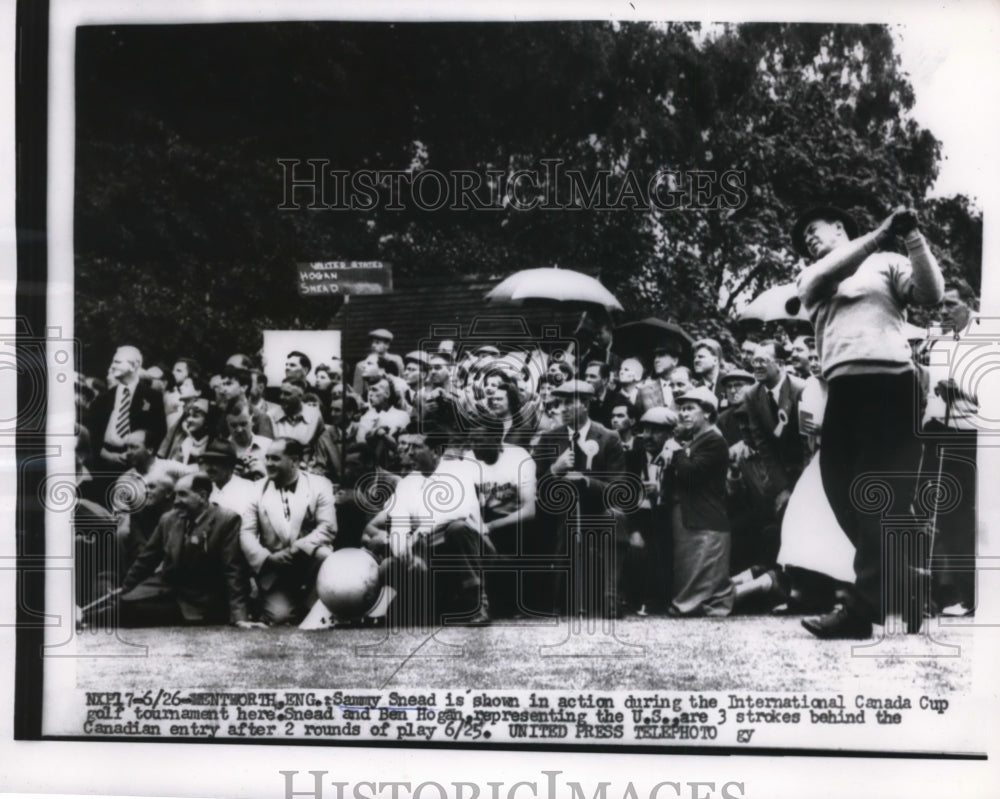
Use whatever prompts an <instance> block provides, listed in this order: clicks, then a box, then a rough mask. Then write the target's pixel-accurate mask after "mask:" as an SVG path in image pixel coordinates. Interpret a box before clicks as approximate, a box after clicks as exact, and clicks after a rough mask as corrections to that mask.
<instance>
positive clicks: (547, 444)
mask: <svg viewBox="0 0 1000 799" xmlns="http://www.w3.org/2000/svg"><path fill="white" fill-rule="evenodd" d="M593 396H594V389H593V387H592V386H591V385H590V384H589V383H586V382H584V381H582V380H569V381H567V382H565V383H563V384H562V385H559V386H556V387H555V388H553V390H552V397H551V402H553V403H555V404H557V405H559V406H560V407H561V408H562V421H563V423H562V424H561V425H560V426H559V427H556V428H555V429H553V430H549V431H547V432H545V433H543V434H542V436H541V437H540V438H539V440H538V444H537V445H536V447H535V452H534V456H535V461H536V464H537V473H538V497H539V517H540V518H541V517H542V516H543V514H544V515H545V516H546V519H545V522H547V523H545V522H543V523H541V524H540V525H539V529H540V530H546V531H549V532H550V534H551V535H552V536H553V538H552V539H551V550H550V551H552V552H553V553H554V554H560V553H567V552H568V551H569V550H568V549H567V546H568V544H569V541H568V538H567V535H568V532H567V530H568V528H567V522H568V519H569V516H570V515H571V514H572V513H576V512H577V511H578V512H579V513H581V514H585V515H588V516H607V517H608V518H609V521H610V522H611V523H612V524H613V526H614V529H615V539H616V545H618V546H619V547H620V546H621V545H622V544H627V531H626V530H625V527H624V525H623V524H622V525H619V524H618V521H619V517H620V514H615V512H614V511H613V509H611V508H609V507H608V505H607V503H606V502H605V501H604V495H605V491H606V489H607V487H608V485H609V484H610V483H611V482H612V481H614V480H616V479H618V476H620V475H622V474H623V473H624V472H625V453H624V450H623V449H622V444H621V440H620V439H619V438H618V435H617V434H616V433H615V432H614V431H612V430H608V429H607V428H606V427H604V425H602V424H600V423H599V422H595V421H592V420H591V419H590V400H591V399H592V398H593ZM560 482H569V483H571V484H572V485H573V486H574V487H575V490H576V494H577V496H578V503H577V506H578V507H577V508H576V509H575V510H572V511H562V512H558V513H557V512H553V511H551V510H543V509H545V508H546V505H547V506H548V507H549V508H551V507H552V505H553V503H552V501H551V499H550V500H549V501H547V498H549V497H552V496H555V494H553V492H556V493H558V492H559V491H560V490H561V489H559V488H557V487H556V485H555V484H557V483H560ZM603 566H604V567H605V571H604V573H603V578H604V579H603V583H604V586H603V589H604V590H603V593H604V597H603V599H604V605H603V607H602V608H600V609H598V610H596V611H595V609H593V608H585V607H584V606H583V605H581V604H580V603H581V602H582V601H583V598H582V597H578V596H573V597H571V598H570V599H571V603H572V604H571V607H572V608H574V609H579V610H588V611H589V612H591V613H595V612H596V613H597V614H600V615H605V616H612V617H614V616H617V615H619V613H620V608H619V604H618V596H617V585H616V583H617V580H616V577H615V574H614V571H615V569H614V568H613V567H614V564H612V563H604V564H603ZM559 593H561V594H562V596H559V595H558V594H559ZM595 594H596V595H594V596H593V597H592V599H599V598H600V597H599V594H600V592H595ZM564 599H565V591H564V587H563V586H562V585H560V586H558V587H557V598H556V602H557V605H562V600H564Z"/></svg>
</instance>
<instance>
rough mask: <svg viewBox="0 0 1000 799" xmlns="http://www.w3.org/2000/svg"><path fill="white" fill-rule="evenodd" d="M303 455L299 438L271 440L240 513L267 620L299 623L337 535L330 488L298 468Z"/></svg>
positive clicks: (243, 537)
mask: <svg viewBox="0 0 1000 799" xmlns="http://www.w3.org/2000/svg"><path fill="white" fill-rule="evenodd" d="M303 455H304V451H303V447H302V444H301V443H299V441H298V440H296V439H294V438H278V439H275V440H274V441H273V442H272V443H271V446H270V448H269V449H268V451H267V456H266V459H265V463H266V468H267V479H266V480H262V481H260V482H259V483H257V484H256V486H257V490H255V492H254V494H255V498H254V500H253V501H252V502H251V503H250V507H249V508H248V509H247V511H246V513H245V514H244V515H243V528H242V530H241V532H240V542H241V544H242V547H243V553H244V555H246V559H247V563H249V565H250V569H251V572H252V573H253V574H254V575H255V577H256V580H257V586H258V589H259V594H258V600H259V602H260V604H261V620H262V621H264V622H266V623H268V624H284V623H298V622H299V621H300V620H301V619H302V617H303V616H304V615H305V612H306V611H307V610H308V609H309V608H311V607H312V606H313V604H314V603H315V602H316V572H317V571H318V570H319V566H320V564H321V563H322V561H323V559H324V558H326V557H327V556H328V555H329V554H330V553H331V552H333V543H334V540H335V538H336V535H337V516H336V510H335V503H334V496H333V487H332V486H331V485H330V481H329V480H327V479H326V478H325V477H321V476H320V475H318V474H309V473H308V472H303V471H300V470H299V463H300V462H301V461H302V458H303Z"/></svg>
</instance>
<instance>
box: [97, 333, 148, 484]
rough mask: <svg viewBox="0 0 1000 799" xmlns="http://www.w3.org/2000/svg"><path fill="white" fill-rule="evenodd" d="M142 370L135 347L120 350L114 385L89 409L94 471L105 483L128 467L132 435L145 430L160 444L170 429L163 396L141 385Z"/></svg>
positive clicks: (114, 366) (113, 363)
mask: <svg viewBox="0 0 1000 799" xmlns="http://www.w3.org/2000/svg"><path fill="white" fill-rule="evenodd" d="M141 369H142V353H141V352H139V350H138V349H136V348H135V347H132V346H124V347H119V348H118V349H117V350H116V351H115V355H114V358H113V359H112V360H111V368H110V370H109V376H110V377H111V379H112V380H114V383H115V384H114V386H112V387H111V388H109V389H108V391H107V392H106V393H104V394H102V395H101V396H99V397H98V398H97V399H95V400H94V401H93V403H91V405H90V410H89V413H90V419H89V422H88V424H87V427H88V428H89V430H90V439H91V441H92V442H94V449H93V451H94V452H95V453H97V456H96V458H95V462H94V464H93V467H94V471H95V472H97V473H98V474H100V477H103V479H104V481H105V482H110V481H112V480H113V479H114V478H115V477H117V475H119V474H121V473H122V472H124V471H125V469H126V468H127V467H128V464H127V463H126V462H125V439H126V436H128V434H129V433H131V432H132V431H134V430H145V431H146V432H147V434H148V435H149V436H150V438H152V439H153V440H157V439H160V438H162V437H163V434H164V433H165V432H166V429H167V422H166V416H165V415H164V412H163V396H162V395H161V394H160V393H158V392H157V391H156V390H155V389H153V388H152V387H151V386H150V385H149V384H148V383H147V382H140V380H139V372H140V370H141ZM97 476H98V475H97V474H95V477H97Z"/></svg>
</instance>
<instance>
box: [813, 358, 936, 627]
mask: <svg viewBox="0 0 1000 799" xmlns="http://www.w3.org/2000/svg"><path fill="white" fill-rule="evenodd" d="M917 392H918V382H917V377H916V373H915V372H906V373H903V374H863V375H845V376H841V377H834V378H833V379H832V380H830V383H829V396H828V399H827V404H826V414H825V415H824V418H823V437H822V443H821V445H820V471H821V473H822V476H823V487H824V489H825V490H826V495H827V498H828V500H829V501H830V506H831V508H832V509H833V512H834V513H835V514H836V517H837V521H838V522H839V523H840V526H841V527H842V528H843V530H844V532H846V533H847V536H848V538H850V539H851V542H852V543H853V544H854V546H855V549H856V552H855V556H854V575H855V582H854V586H853V588H852V589H851V590H849V592H848V596H847V597H846V599H847V605H848V606H849V607H850V609H851V610H853V611H854V612H856V613H858V614H860V615H863V616H866V617H868V618H870V619H871V620H872V621H874V622H876V623H882V622H883V621H884V620H885V615H886V607H885V601H884V594H885V593H886V591H887V590H888V587H889V586H895V585H898V584H900V581H901V580H904V579H907V577H906V575H902V574H899V573H897V572H894V573H892V574H888V573H887V571H886V567H887V566H889V565H892V567H893V568H894V569H896V568H897V565H895V564H887V563H885V562H884V556H883V553H884V548H885V546H886V542H885V540H884V538H885V531H886V524H885V523H886V522H887V521H891V520H890V518H889V517H891V516H895V517H897V518H899V519H904V520H905V519H906V518H907V516H908V515H909V514H911V505H912V502H913V498H914V493H915V489H916V485H917V477H918V470H919V468H920V451H921V443H920V440H919V439H918V432H917V431H918V426H917V425H918V422H917V420H918V419H919V416H918V414H917V396H918V395H917ZM915 525H916V520H915V521H914V525H911V529H913V528H914V527H915Z"/></svg>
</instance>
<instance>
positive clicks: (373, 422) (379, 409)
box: [356, 378, 410, 466]
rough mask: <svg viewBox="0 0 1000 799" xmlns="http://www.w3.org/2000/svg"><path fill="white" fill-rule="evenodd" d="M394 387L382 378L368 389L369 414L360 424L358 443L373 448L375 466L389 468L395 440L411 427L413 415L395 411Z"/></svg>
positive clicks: (396, 399)
mask: <svg viewBox="0 0 1000 799" xmlns="http://www.w3.org/2000/svg"><path fill="white" fill-rule="evenodd" d="M397 401H398V397H397V395H396V389H395V387H394V386H393V384H392V383H391V382H390V381H389V380H388V379H387V378H382V379H381V380H378V381H377V382H375V383H373V384H371V385H370V386H369V387H368V406H369V407H368V410H367V411H366V412H365V413H364V414H362V416H361V419H360V420H359V421H358V432H357V437H356V440H357V442H358V443H359V444H365V445H367V446H369V447H371V449H372V452H373V453H374V455H375V462H376V463H378V464H379V465H380V466H387V465H388V464H389V463H390V461H391V460H392V457H393V456H392V453H393V452H394V451H395V449H396V437H397V436H398V435H399V433H400V431H402V430H405V429H406V426H407V425H408V424H409V423H410V415H409V414H408V413H407V412H406V411H403V410H400V409H399V408H397V407H396V402H397Z"/></svg>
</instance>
